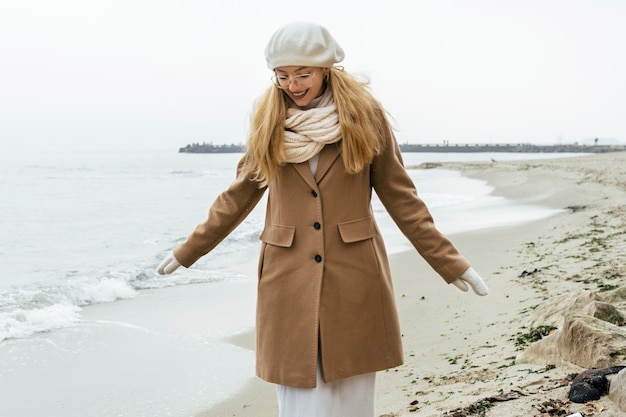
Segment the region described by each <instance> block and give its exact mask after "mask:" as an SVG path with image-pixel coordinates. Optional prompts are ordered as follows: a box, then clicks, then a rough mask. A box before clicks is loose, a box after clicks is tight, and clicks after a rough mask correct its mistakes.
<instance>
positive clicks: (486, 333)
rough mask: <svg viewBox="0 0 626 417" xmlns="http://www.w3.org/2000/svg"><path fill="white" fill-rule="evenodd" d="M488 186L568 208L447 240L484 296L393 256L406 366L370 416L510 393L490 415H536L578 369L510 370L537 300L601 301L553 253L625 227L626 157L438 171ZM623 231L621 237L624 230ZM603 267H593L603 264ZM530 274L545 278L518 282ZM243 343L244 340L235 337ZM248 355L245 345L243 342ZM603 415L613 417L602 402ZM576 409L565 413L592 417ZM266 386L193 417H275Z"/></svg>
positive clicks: (412, 258) (386, 385) (406, 257)
mask: <svg viewBox="0 0 626 417" xmlns="http://www.w3.org/2000/svg"><path fill="white" fill-rule="evenodd" d="M436 165H437V168H442V169H452V170H458V171H460V172H462V173H463V175H466V176H468V177H470V178H477V179H482V180H485V181H487V182H488V183H489V184H490V185H492V186H494V187H495V189H494V191H493V194H495V195H500V196H503V197H506V198H508V199H510V200H513V202H514V203H519V204H532V205H542V206H546V207H550V208H555V209H565V210H564V211H563V212H562V213H560V214H556V215H553V216H551V217H548V218H545V219H541V220H536V221H533V222H530V223H524V224H522V225H514V226H503V227H498V228H495V229H484V230H480V231H473V232H464V233H458V234H450V238H451V240H452V241H453V242H454V243H455V245H456V246H457V247H458V248H459V250H460V252H461V253H462V254H463V255H464V256H466V257H467V258H468V259H469V261H470V262H471V263H472V265H473V266H474V268H475V269H476V270H477V271H478V273H479V274H481V276H482V277H483V278H484V279H485V281H486V282H487V284H488V285H489V287H490V294H489V295H488V296H487V297H478V296H476V295H475V294H473V293H462V292H461V291H459V290H458V289H456V288H455V287H452V286H446V285H445V283H444V282H443V280H441V278H439V277H438V276H437V275H436V274H435V273H434V272H433V271H432V270H431V269H430V268H429V267H428V266H427V265H426V263H425V262H424V261H423V260H422V259H421V258H420V257H419V255H418V254H417V253H416V252H415V251H413V250H407V251H404V252H401V253H396V254H392V255H390V263H391V268H392V274H393V276H394V286H395V291H396V298H397V300H398V311H399V314H400V321H401V327H402V331H403V344H404V349H405V364H404V365H402V366H400V367H398V368H395V369H391V370H388V371H383V372H379V373H378V375H377V390H376V416H380V417H404V416H410V415H415V414H414V413H415V412H416V411H419V415H421V416H426V417H429V416H430V417H435V416H440V415H442V413H444V412H452V411H453V410H456V409H458V408H459V407H463V406H468V405H470V404H472V403H475V402H477V401H479V400H480V399H481V398H483V397H486V396H494V395H498V394H502V393H503V392H504V393H506V392H510V391H514V390H518V391H523V392H524V393H525V396H523V397H519V398H516V399H511V400H510V401H502V402H497V403H495V405H494V406H493V408H492V410H491V411H489V415H494V416H495V415H531V414H532V413H536V412H537V408H536V407H537V404H540V403H541V402H542V401H548V400H550V399H554V398H558V399H563V400H566V399H567V390H568V386H567V384H565V383H563V380H564V378H566V377H567V376H568V375H570V374H572V373H577V372H580V371H581V369H580V368H578V367H576V366H573V365H572V366H558V367H555V368H550V367H546V366H541V365H528V364H523V365H518V364H515V361H514V358H515V357H516V356H517V355H518V354H519V353H520V351H519V350H518V349H517V348H516V346H515V343H514V339H515V337H516V335H519V334H520V333H521V332H523V331H524V329H525V328H526V327H525V326H526V322H527V320H528V316H529V311H531V310H532V308H534V307H535V306H537V305H538V304H539V303H540V302H541V301H543V300H545V299H547V298H549V297H551V296H556V295H559V294H562V293H565V292H568V291H576V290H583V289H587V290H592V291H598V288H597V283H595V284H594V283H592V284H586V283H584V282H577V281H576V280H571V279H564V278H569V277H571V276H573V275H575V274H579V273H581V272H585V271H584V270H585V268H587V265H586V264H584V263H583V264H580V263H578V262H577V261H576V258H575V257H573V256H572V254H570V253H568V252H567V251H573V250H584V248H583V249H580V248H578V249H576V248H571V247H569V246H565V245H562V247H560V246H559V245H558V244H556V243H555V242H559V241H560V240H561V239H562V237H563V236H566V235H568V234H571V233H574V232H579V231H582V230H585V229H587V228H589V227H593V223H594V219H597V218H599V217H600V218H602V219H605V220H606V221H607V222H610V223H611V226H612V227H622V228H624V227H626V209H625V208H624V205H625V204H626V185H624V184H623V183H620V178H626V153H610V154H602V155H589V156H583V157H572V158H563V159H561V158H555V159H546V160H527V161H506V162H498V163H437V164H436ZM622 230H623V229H622ZM611 243H612V245H611V246H608V247H607V248H606V252H608V253H606V252H605V253H602V254H599V257H600V258H604V259H605V261H606V260H607V259H620V258H621V259H622V261H621V265H622V267H623V259H624V258H623V255H622V254H623V253H626V251H624V250H623V249H624V247H625V246H626V245H625V244H624V241H623V240H622V241H621V242H620V241H619V240H617V241H614V242H611ZM599 261H600V262H601V261H602V260H601V259H600V260H599ZM533 268H538V269H539V270H541V271H542V274H541V277H538V278H533V279H529V278H526V279H522V278H520V274H521V273H522V272H523V271H525V270H532V269H533ZM242 337H243V338H244V339H245V337H246V336H242ZM247 337H248V347H250V346H253V344H252V345H250V342H253V339H250V338H251V337H253V333H252V332H249V333H248V334H247ZM597 404H598V407H600V408H602V410H603V414H602V415H603V416H606V417H611V416H619V415H621V413H622V412H621V411H619V410H616V409H615V406H614V405H613V404H612V403H611V402H610V400H608V397H602V398H601V399H600V400H599V401H598V402H597ZM584 407H585V405H583V404H580V405H579V404H570V409H571V412H576V411H583V410H585V411H586V412H587V414H586V415H593V413H590V410H589V409H588V407H589V406H587V409H585V408H584ZM276 415H277V407H276V399H275V392H274V387H273V386H272V385H271V384H268V383H266V382H264V381H261V380H259V379H258V378H254V379H253V380H251V381H250V382H249V383H248V384H247V385H246V387H244V388H242V390H241V391H240V392H239V393H238V394H237V395H235V396H233V397H231V398H228V399H226V400H225V401H223V402H221V403H220V404H218V405H216V406H213V407H211V408H210V409H209V410H207V411H206V412H203V413H198V414H196V415H195V417H208V416H218V417H245V416H255V417H275V416H276Z"/></svg>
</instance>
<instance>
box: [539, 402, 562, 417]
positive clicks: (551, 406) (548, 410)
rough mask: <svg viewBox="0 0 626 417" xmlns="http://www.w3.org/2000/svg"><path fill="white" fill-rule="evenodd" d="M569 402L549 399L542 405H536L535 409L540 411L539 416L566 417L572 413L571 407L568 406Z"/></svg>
mask: <svg viewBox="0 0 626 417" xmlns="http://www.w3.org/2000/svg"><path fill="white" fill-rule="evenodd" d="M568 403H569V401H561V400H554V399H549V400H547V401H544V402H542V403H541V404H536V405H535V406H534V407H535V408H536V409H537V410H539V412H540V413H541V414H539V416H542V417H543V416H566V415H568V414H570V413H571V411H570V409H569V407H568V406H567V405H568Z"/></svg>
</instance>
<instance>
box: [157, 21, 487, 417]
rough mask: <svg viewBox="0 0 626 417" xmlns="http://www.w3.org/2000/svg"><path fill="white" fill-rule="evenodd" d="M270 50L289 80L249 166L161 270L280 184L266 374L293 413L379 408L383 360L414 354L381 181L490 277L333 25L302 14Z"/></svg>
mask: <svg viewBox="0 0 626 417" xmlns="http://www.w3.org/2000/svg"><path fill="white" fill-rule="evenodd" d="M265 56H266V61H267V65H268V67H269V68H270V69H271V70H272V71H273V72H274V82H275V85H274V86H272V87H271V88H269V89H268V90H267V92H266V93H265V95H264V96H263V97H261V99H260V100H259V102H258V103H257V105H256V108H255V111H254V116H253V119H252V122H251V129H250V134H249V138H248V146H247V150H246V153H245V155H244V157H243V159H242V161H241V162H240V164H239V166H238V169H237V178H236V180H235V181H234V182H233V183H232V185H231V186H230V187H229V188H228V189H227V190H226V191H224V192H223V193H222V194H220V195H219V197H218V198H217V199H216V201H215V202H214V203H213V205H212V206H211V208H210V210H209V214H208V218H207V220H206V221H205V222H204V223H202V224H200V225H198V226H197V227H196V229H195V230H194V231H193V232H192V233H191V234H190V235H189V237H188V238H187V240H186V241H185V242H184V243H182V244H180V245H179V246H178V247H176V248H175V249H174V251H173V253H172V254H171V255H170V256H169V257H168V258H167V259H165V260H164V261H163V263H162V264H161V265H160V266H159V268H158V272H159V273H161V274H167V273H171V272H173V271H174V270H176V269H177V268H178V267H179V266H181V265H183V266H185V267H189V266H191V265H192V264H193V263H194V262H196V261H197V260H198V259H199V258H200V257H201V256H203V255H205V254H207V253H209V252H210V251H211V250H212V249H213V248H215V246H217V245H218V244H219V243H220V242H221V241H222V240H223V239H224V238H225V237H226V236H227V235H228V234H229V233H230V232H232V231H233V230H234V229H235V228H236V227H237V226H238V225H239V224H240V223H241V222H242V221H243V220H244V219H245V218H246V216H247V215H248V214H249V213H250V211H251V210H252V209H253V208H254V207H255V205H256V204H257V203H258V201H259V200H260V198H261V197H262V195H263V194H264V193H265V191H268V193H269V194H268V201H267V209H266V219H265V227H264V230H263V232H262V233H261V237H260V239H261V241H262V244H261V253H260V259H259V266H258V275H259V284H258V300H257V322H256V331H257V348H256V353H257V375H258V376H259V377H261V378H263V379H265V380H267V381H269V382H272V383H275V384H277V394H278V403H279V410H280V415H281V416H284V417H305V416H324V417H331V416H341V417H346V416H358V417H367V416H373V415H374V384H375V372H376V371H379V370H383V369H389V368H392V367H396V366H398V365H400V364H401V363H402V361H403V354H402V346H401V334H400V329H399V325H398V317H397V313H396V306H395V301H394V294H393V288H392V281H391V276H390V271H389V265H388V260H387V254H386V251H385V247H384V243H383V239H382V237H381V236H380V233H379V229H378V227H377V225H376V222H375V220H374V216H373V212H372V207H371V202H370V201H371V196H372V189H373V190H374V191H375V192H376V193H377V195H378V197H379V198H380V201H381V202H382V203H383V205H384V206H385V208H386V209H387V211H388V212H389V214H390V215H391V217H392V218H393V219H394V221H395V222H396V223H397V225H398V226H399V228H400V229H401V230H402V232H403V233H404V234H405V235H406V236H407V238H408V239H409V240H410V241H411V243H412V244H413V246H414V247H415V248H416V249H417V251H418V252H419V253H420V255H421V256H422V257H423V258H424V259H425V260H426V261H427V262H428V263H429V264H430V265H431V267H432V268H433V269H434V270H435V271H436V272H438V273H439V274H440V275H441V276H442V277H443V279H444V280H445V281H446V282H448V283H453V284H455V285H456V286H457V287H458V288H460V289H461V290H463V291H467V290H468V286H467V284H469V285H470V286H472V288H473V289H474V291H475V292H476V293H477V294H479V295H486V294H487V292H488V290H487V286H486V285H485V283H484V282H483V281H482V279H481V278H480V277H479V276H478V275H477V274H476V273H475V272H474V270H473V269H472V268H471V267H470V265H469V263H468V262H467V261H466V260H465V259H464V258H463V257H462V256H461V255H460V254H459V253H458V251H457V250H456V248H455V247H454V246H453V244H452V243H451V242H450V241H449V240H448V239H447V238H446V237H445V236H443V235H442V234H441V233H440V232H439V231H438V230H437V229H436V228H435V225H434V222H433V219H432V217H431V215H430V213H429V211H428V208H427V207H426V205H425V204H424V202H423V201H422V200H421V199H420V198H419V197H418V196H417V193H416V190H415V187H414V184H413V182H412V180H411V178H410V177H409V176H408V175H407V173H406V171H405V169H404V167H403V164H402V157H401V153H400V150H399V148H398V146H397V143H396V141H395V138H394V136H393V133H392V130H391V127H390V124H389V122H388V120H387V118H386V116H385V111H384V109H383V108H382V106H381V105H380V104H379V103H378V102H377V101H376V100H375V99H374V98H373V97H372V95H371V94H370V92H369V91H368V89H367V86H366V84H365V83H363V82H360V81H358V80H357V79H356V78H354V77H353V76H351V75H349V74H348V73H346V72H344V71H343V69H342V68H339V67H335V66H334V65H335V64H337V63H339V62H341V61H342V60H343V58H344V52H343V50H342V49H341V47H340V46H339V44H338V43H337V42H336V41H335V39H334V38H333V37H332V36H331V34H330V33H329V32H328V31H327V30H326V29H325V28H324V27H321V26H319V25H316V24H311V23H294V24H290V25H287V26H284V27H282V28H280V29H279V30H278V31H277V32H276V33H275V34H274V35H273V36H272V38H271V39H270V41H269V43H268V44H267V47H266V50H265Z"/></svg>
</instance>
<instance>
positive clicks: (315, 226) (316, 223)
mask: <svg viewBox="0 0 626 417" xmlns="http://www.w3.org/2000/svg"><path fill="white" fill-rule="evenodd" d="M313 227H314V228H315V230H320V229H321V228H322V225H321V224H320V223H319V222H315V223H313Z"/></svg>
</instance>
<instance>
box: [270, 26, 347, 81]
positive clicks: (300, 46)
mask: <svg viewBox="0 0 626 417" xmlns="http://www.w3.org/2000/svg"><path fill="white" fill-rule="evenodd" d="M344 56H345V54H344V52H343V49H341V46H339V44H338V43H337V41H335V39H334V38H333V37H332V35H331V34H330V32H329V31H328V30H327V29H326V28H325V27H323V26H320V25H317V24H315V23H307V22H295V23H290V24H288V25H286V26H283V27H281V28H280V29H278V30H277V31H276V32H275V33H274V35H272V37H271V38H270V40H269V42H268V43H267V46H266V47H265V61H266V62H267V66H268V68H269V69H271V70H273V69H276V68H278V67H286V66H292V65H298V66H303V67H322V68H329V67H332V66H333V64H336V63H338V62H341V61H342V60H343V58H344Z"/></svg>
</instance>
